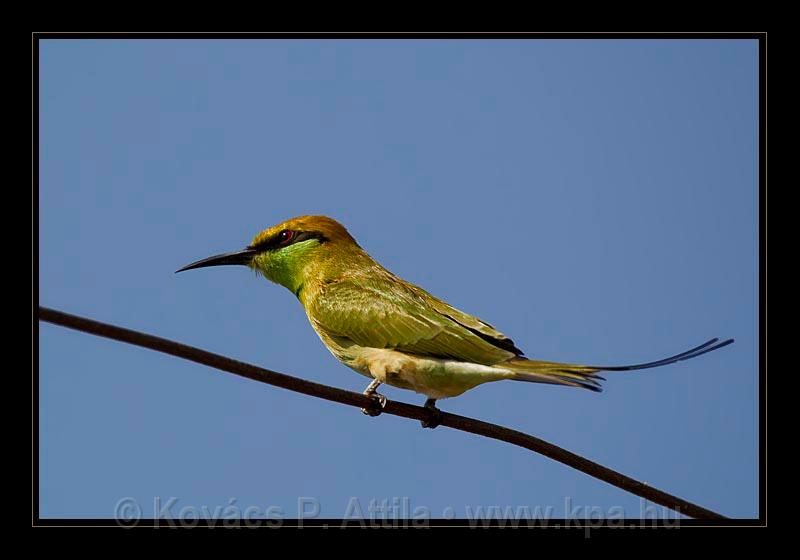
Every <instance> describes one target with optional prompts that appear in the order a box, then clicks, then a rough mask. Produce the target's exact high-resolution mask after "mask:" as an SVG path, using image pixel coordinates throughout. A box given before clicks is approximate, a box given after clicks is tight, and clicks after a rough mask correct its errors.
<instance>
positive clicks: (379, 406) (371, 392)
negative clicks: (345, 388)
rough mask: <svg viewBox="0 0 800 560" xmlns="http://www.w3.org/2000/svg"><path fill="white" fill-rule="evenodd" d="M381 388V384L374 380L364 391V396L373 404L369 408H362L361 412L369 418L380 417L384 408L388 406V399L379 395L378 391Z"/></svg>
mask: <svg viewBox="0 0 800 560" xmlns="http://www.w3.org/2000/svg"><path fill="white" fill-rule="evenodd" d="M380 386H381V382H380V381H378V380H377V379H373V380H372V382H371V383H370V384H369V385H368V386H367V388H366V389H364V396H367V397H369V398H370V399H372V404H371V405H370V406H369V407H367V408H362V409H361V412H363V413H364V414H366V415H367V416H380V414H381V412H383V407H385V406H386V397H384V396H383V395H381V394H380V393H377V392H376V390H377V388H378V387H380Z"/></svg>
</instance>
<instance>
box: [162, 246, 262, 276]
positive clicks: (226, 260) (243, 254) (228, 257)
mask: <svg viewBox="0 0 800 560" xmlns="http://www.w3.org/2000/svg"><path fill="white" fill-rule="evenodd" d="M255 254H256V250H255V249H250V248H249V247H248V248H247V249H242V250H241V251H235V252H233V253H223V254H221V255H214V256H213V257H208V258H207V259H203V260H199V261H197V262H193V263H192V264H187V265H186V266H184V267H183V268H179V269H178V270H176V271H175V273H176V274H177V273H178V272H183V271H184V270H191V269H193V268H204V267H206V266H223V265H228V264H244V265H248V264H250V261H251V260H253V257H254V256H255Z"/></svg>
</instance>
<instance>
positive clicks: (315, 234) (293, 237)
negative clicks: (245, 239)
mask: <svg viewBox="0 0 800 560" xmlns="http://www.w3.org/2000/svg"><path fill="white" fill-rule="evenodd" d="M287 234H288V235H287ZM308 239H318V240H319V242H320V243H325V242H326V241H328V238H327V237H325V235H324V234H323V233H321V232H319V231H297V230H285V229H284V230H281V231H280V232H278V233H277V234H275V235H273V236H272V237H270V238H268V239H265V240H264V241H262V242H261V243H258V244H257V245H251V246H249V247H248V249H254V250H255V251H256V252H258V253H262V252H264V251H272V250H274V249H282V248H283V247H288V246H289V245H294V244H295V243H300V242H301V241H306V240H308Z"/></svg>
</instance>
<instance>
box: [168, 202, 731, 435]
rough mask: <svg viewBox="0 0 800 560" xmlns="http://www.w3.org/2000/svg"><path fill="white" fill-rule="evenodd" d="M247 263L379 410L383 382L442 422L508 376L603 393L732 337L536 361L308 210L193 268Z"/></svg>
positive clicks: (430, 424)
mask: <svg viewBox="0 0 800 560" xmlns="http://www.w3.org/2000/svg"><path fill="white" fill-rule="evenodd" d="M234 264H235V265H245V266H248V267H250V268H251V269H253V270H255V271H256V272H258V273H260V274H262V275H263V276H264V277H266V278H267V279H269V280H271V281H273V282H276V283H278V284H280V285H282V286H285V287H286V288H288V289H289V291H291V292H292V293H293V294H294V295H295V296H297V299H299V300H300V303H302V304H303V308H304V309H305V311H306V314H307V315H308V319H309V321H310V322H311V326H312V327H314V330H315V331H316V332H317V334H318V335H319V337H320V338H321V339H322V342H323V343H324V344H325V346H326V347H327V348H328V350H330V351H331V353H333V355H334V356H336V358H337V359H339V361H341V362H342V363H343V364H345V365H346V366H348V367H350V368H352V369H354V370H355V371H357V372H358V373H360V374H362V375H365V376H367V377H369V378H371V379H372V382H371V383H370V384H369V386H368V387H367V389H366V390H365V391H364V394H365V395H368V396H371V397H373V399H374V401H375V406H374V407H373V408H371V409H369V410H364V412H365V413H367V414H370V415H377V414H379V413H380V410H381V409H382V407H383V405H384V403H385V402H386V399H385V398H384V397H383V396H382V395H379V394H378V393H376V389H377V388H378V386H379V385H381V384H382V383H386V384H388V385H393V386H395V387H400V388H402V389H411V390H413V391H416V392H418V393H422V394H424V395H426V396H427V397H428V399H427V401H426V402H425V407H426V408H428V409H430V410H431V419H430V421H428V422H423V426H427V427H435V426H436V424H437V423H438V421H437V415H438V414H439V412H438V409H437V408H436V407H435V402H436V399H443V398H447V397H455V396H458V395H460V394H461V393H463V392H464V391H467V390H469V389H472V388H473V387H476V386H478V385H480V384H482V383H486V382H488V381H498V380H501V379H511V380H515V381H529V382H534V383H553V384H559V385H568V386H571V387H583V388H586V389H591V390H592V391H600V384H599V383H598V380H603V378H602V377H599V376H598V375H596V374H597V372H599V371H627V370H634V369H645V368H652V367H658V366H663V365H667V364H671V363H674V362H678V361H680V360H687V359H689V358H694V357H695V356H699V355H701V354H704V353H706V352H710V351H711V350H716V349H717V348H721V347H723V346H726V345H728V344H730V343H731V342H733V340H732V339H729V340H725V341H723V342H719V341H718V339H716V338H715V339H713V340H710V341H708V342H706V343H705V344H702V345H700V346H698V347H696V348H692V349H691V350H688V351H686V352H682V353H681V354H677V355H675V356H671V357H669V358H665V359H663V360H658V361H655V362H649V363H646V364H637V365H630V366H587V365H577V364H566V363H559V362H546V361H541V360H529V359H527V358H525V357H523V353H522V351H521V350H520V349H519V348H517V347H516V346H515V344H514V342H513V341H512V340H511V339H510V338H508V337H507V336H505V335H504V334H502V333H501V332H499V331H498V330H496V329H495V328H494V327H493V326H492V325H490V324H488V323H486V322H484V321H481V320H480V319H478V318H477V317H474V316H472V315H468V314H466V313H464V312H462V311H459V310H458V309H456V308H454V307H452V306H450V305H448V304H447V303H445V302H443V301H442V300H440V299H438V298H436V297H434V296H432V295H431V294H429V293H428V292H426V291H425V290H423V289H422V288H419V287H417V286H415V285H414V284H411V283H409V282H406V281H405V280H403V279H401V278H399V277H397V276H395V275H394V274H392V273H391V272H389V271H388V270H386V269H385V268H383V267H382V266H381V265H380V264H378V263H377V262H375V260H374V259H373V258H372V257H370V256H369V255H368V254H367V252H366V251H364V249H362V248H361V247H360V246H359V245H358V243H356V240H355V239H353V237H352V236H351V235H350V234H349V233H348V231H347V230H346V229H345V228H344V226H342V225H341V224H340V223H339V222H337V221H336V220H333V219H331V218H328V217H326V216H301V217H298V218H292V219H291V220H287V221H285V222H283V223H281V224H278V225H276V226H274V227H271V228H269V229H267V230H265V231H263V232H261V233H259V234H258V235H256V237H255V238H254V239H253V242H252V243H251V244H250V245H248V246H247V247H246V248H245V249H244V250H241V251H237V252H234V253H226V254H222V255H216V256H213V257H209V258H207V259H203V260H201V261H197V262H195V263H192V264H190V265H187V266H185V267H183V268H181V269H180V270H178V272H181V271H183V270H189V269H192V268H201V267H206V266H218V265H234Z"/></svg>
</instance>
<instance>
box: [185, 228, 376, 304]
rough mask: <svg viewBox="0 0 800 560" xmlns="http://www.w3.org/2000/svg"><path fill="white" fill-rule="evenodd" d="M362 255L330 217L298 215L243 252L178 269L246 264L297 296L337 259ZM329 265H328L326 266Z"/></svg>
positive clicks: (266, 232) (265, 231)
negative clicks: (356, 254) (351, 254)
mask: <svg viewBox="0 0 800 560" xmlns="http://www.w3.org/2000/svg"><path fill="white" fill-rule="evenodd" d="M354 250H355V251H358V252H361V249H360V247H359V246H358V244H357V243H356V241H355V239H353V237H352V236H351V235H350V234H349V233H348V232H347V230H346V229H345V228H344V226H343V225H342V224H340V223H339V222H337V221H336V220H334V219H332V218H328V217H327V216H299V217H297V218H292V219H290V220H286V221H285V222H282V223H280V224H277V225H275V226H272V227H271V228H268V229H265V230H264V231H262V232H261V233H259V234H258V235H256V236H255V237H254V238H253V241H252V242H251V243H250V245H248V246H247V247H245V248H244V249H242V250H241V251H234V252H233V253H223V254H221V255H214V256H213V257H208V258H207V259H203V260H200V261H197V262H193V263H191V264H188V265H186V266H184V267H183V268H181V269H179V270H177V271H176V272H182V271H184V270H191V269H193V268H203V267H206V266H221V265H234V264H237V265H245V266H248V267H250V268H252V269H253V270H255V271H256V272H258V273H260V274H262V275H264V276H265V277H266V278H268V279H269V280H271V281H273V282H276V283H277V284H280V285H282V286H285V287H286V288H288V289H289V290H291V291H292V292H293V293H294V294H295V295H298V293H299V291H300V290H301V289H302V287H303V285H304V284H305V282H306V281H307V280H308V277H309V275H312V274H313V275H316V276H319V275H320V274H322V273H324V272H325V268H338V267H337V266H331V265H335V264H336V261H337V260H339V259H337V257H345V259H344V260H347V259H346V256H347V255H348V253H351V252H353V251H354ZM326 265H328V266H327V267H326Z"/></svg>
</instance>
